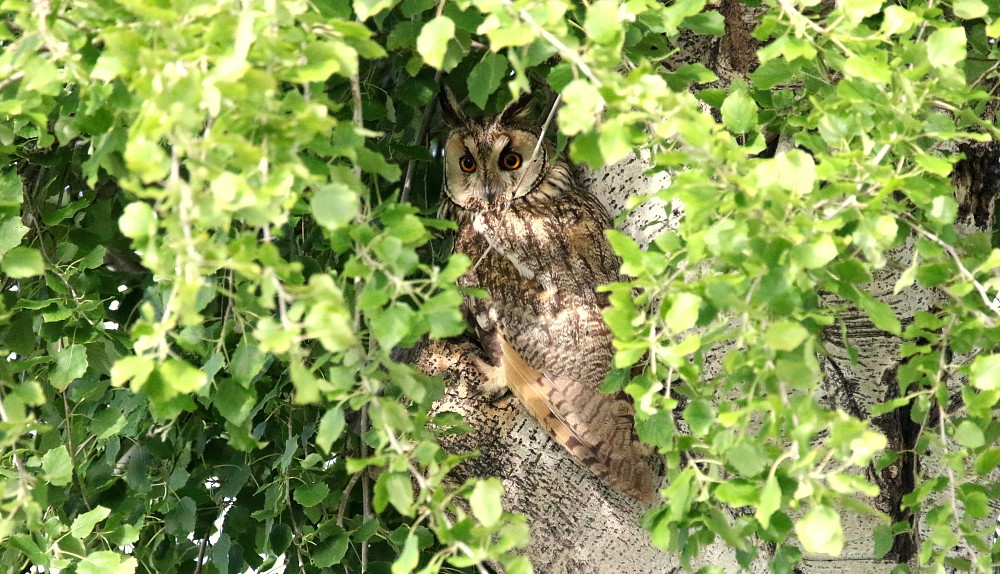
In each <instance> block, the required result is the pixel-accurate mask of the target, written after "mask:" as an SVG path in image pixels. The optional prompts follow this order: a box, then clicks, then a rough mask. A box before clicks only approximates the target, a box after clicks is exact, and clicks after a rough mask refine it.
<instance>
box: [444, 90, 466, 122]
mask: <svg viewBox="0 0 1000 574" xmlns="http://www.w3.org/2000/svg"><path fill="white" fill-rule="evenodd" d="M438 103H439V104H440V105H441V117H442V118H444V123H446V124H448V127H450V128H457V127H459V126H464V125H468V123H469V118H467V117H466V116H465V113H463V112H462V106H460V105H459V104H458V100H456V99H455V94H453V93H451V90H449V89H448V88H447V87H442V88H441V92H440V93H438Z"/></svg>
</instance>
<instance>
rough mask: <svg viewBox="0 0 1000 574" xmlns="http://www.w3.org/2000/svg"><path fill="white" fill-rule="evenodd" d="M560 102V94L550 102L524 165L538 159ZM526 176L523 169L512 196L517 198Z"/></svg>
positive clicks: (525, 171) (526, 172)
mask: <svg viewBox="0 0 1000 574" xmlns="http://www.w3.org/2000/svg"><path fill="white" fill-rule="evenodd" d="M561 101H562V94H559V95H557V96H556V101H554V102H552V108H551V109H550V110H549V115H548V116H547V117H546V118H545V123H544V124H542V130H541V133H539V134H538V141H537V142H536V143H535V149H533V150H531V157H529V158H528V161H527V162H526V163H525V164H524V165H531V162H533V161H535V158H536V157H538V152H539V150H541V149H542V144H543V142H545V134H546V133H547V132H548V131H549V124H551V123H552V119H553V118H554V117H555V116H556V110H557V109H559V102H561ZM527 174H528V170H527V169H525V170H524V171H522V172H521V177H519V178H517V183H516V184H514V193H513V196H514V197H516V196H517V190H519V189H520V188H521V182H523V181H524V176H526V175H527Z"/></svg>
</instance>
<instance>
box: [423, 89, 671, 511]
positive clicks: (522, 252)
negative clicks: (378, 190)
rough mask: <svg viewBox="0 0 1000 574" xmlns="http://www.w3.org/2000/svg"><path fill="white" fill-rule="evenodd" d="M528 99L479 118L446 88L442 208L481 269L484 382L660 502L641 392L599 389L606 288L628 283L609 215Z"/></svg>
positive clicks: (607, 479)
mask: <svg viewBox="0 0 1000 574" xmlns="http://www.w3.org/2000/svg"><path fill="white" fill-rule="evenodd" d="M528 103H529V99H528V97H527V96H525V97H522V98H521V99H519V100H517V101H515V102H513V103H511V104H510V105H508V106H507V107H506V108H505V109H504V110H503V111H502V112H501V113H499V114H497V115H496V116H492V117H486V118H481V119H473V118H469V117H467V116H466V115H465V114H464V113H462V111H461V109H460V108H459V106H458V105H457V103H456V102H455V100H454V97H453V96H451V94H450V92H448V91H444V92H442V96H441V109H442V115H443V117H444V120H445V122H446V123H447V124H448V127H449V128H450V132H449V134H448V138H447V142H446V143H445V146H444V162H445V165H444V192H445V194H444V195H445V198H444V199H443V200H442V206H441V215H442V216H443V217H446V218H448V219H451V220H453V221H455V222H456V223H457V224H458V233H457V236H456V239H455V250H456V251H457V252H460V253H464V254H465V255H467V256H469V258H470V259H471V261H472V265H471V266H470V268H469V269H468V271H466V273H465V274H464V275H463V276H462V277H461V278H460V279H459V284H460V285H461V286H463V287H468V288H476V289H481V290H484V291H486V293H487V296H486V297H485V298H483V297H475V296H466V297H465V298H464V299H463V303H462V306H463V312H464V314H465V316H466V318H467V319H468V321H469V324H470V326H471V327H472V329H473V330H474V331H475V333H476V335H477V337H478V338H479V341H480V343H481V344H482V347H483V349H484V351H485V356H486V361H481V362H480V368H481V369H482V370H483V371H484V373H485V375H486V382H485V383H484V387H483V389H482V392H483V394H485V395H487V396H494V397H495V396H499V395H500V394H502V393H503V392H505V391H506V390H507V389H510V391H511V392H513V394H514V396H515V397H517V399H518V400H519V401H520V402H521V404H522V405H524V407H525V409H526V410H527V411H528V412H529V413H530V414H531V415H532V416H533V417H534V418H535V419H536V420H537V421H538V423H539V424H540V425H541V426H542V428H543V429H544V430H545V431H546V432H547V433H548V434H549V435H550V436H551V437H552V438H554V439H555V440H556V441H557V442H559V443H560V444H561V445H562V446H563V447H565V448H566V450H568V451H569V453H570V454H571V455H572V456H573V457H574V458H575V459H576V461H577V462H578V463H580V464H582V465H583V466H585V467H587V468H589V469H591V470H592V471H593V472H594V473H595V474H596V475H597V476H598V477H599V478H600V479H601V480H602V481H603V482H604V483H605V484H607V485H608V486H610V487H612V488H613V489H615V490H618V491H619V492H622V493H625V494H627V495H629V496H632V497H633V498H635V499H637V500H640V501H642V502H646V503H651V502H653V501H654V500H655V499H656V491H657V485H658V480H657V476H656V472H655V471H654V470H653V467H652V466H651V464H650V462H651V456H652V452H651V449H649V447H648V446H647V445H644V444H642V443H641V442H639V440H638V438H637V436H636V433H635V426H634V414H635V411H634V407H633V405H632V402H631V400H630V399H629V398H628V397H627V396H626V395H624V393H619V394H617V395H609V394H606V393H602V392H601V391H600V386H601V384H602V383H603V381H604V376H605V374H606V373H607V372H608V369H609V368H610V366H611V359H612V355H613V352H614V351H613V348H612V344H611V341H612V336H611V333H610V331H609V330H608V327H607V325H606V324H605V323H604V320H603V317H602V311H603V310H604V309H605V308H606V307H607V306H608V299H607V295H606V294H604V293H598V292H597V291H596V289H597V287H598V286H600V285H603V284H608V283H613V282H617V281H619V280H620V276H619V268H620V267H621V261H620V260H619V258H618V256H617V255H615V253H614V252H613V251H612V250H611V245H610V244H609V243H608V240H607V238H606V237H605V235H604V231H605V229H608V228H610V227H611V217H610V215H609V214H608V213H607V211H606V210H605V209H604V206H603V205H601V203H600V201H598V200H597V198H595V197H594V196H593V195H591V194H590V193H588V191H587V190H586V189H585V188H583V187H582V186H581V185H580V184H579V183H578V181H577V180H576V177H575V176H574V173H573V171H572V168H571V166H570V165H569V163H568V162H567V161H566V160H565V159H563V158H562V157H559V156H558V155H556V153H555V149H554V146H553V145H552V143H551V142H548V141H546V140H544V139H542V135H541V134H539V131H540V130H539V128H538V126H537V125H535V124H533V123H532V122H531V121H529V119H528V118H527V115H528V111H527V110H528V108H527V106H528Z"/></svg>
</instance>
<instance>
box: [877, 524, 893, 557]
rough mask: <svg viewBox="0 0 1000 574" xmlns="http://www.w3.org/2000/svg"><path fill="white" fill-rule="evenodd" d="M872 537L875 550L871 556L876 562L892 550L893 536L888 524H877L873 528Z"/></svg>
mask: <svg viewBox="0 0 1000 574" xmlns="http://www.w3.org/2000/svg"><path fill="white" fill-rule="evenodd" d="M873 537H874V539H875V550H874V552H873V555H874V557H875V558H876V559H877V560H880V559H882V557H884V556H885V555H886V554H888V553H889V551H890V550H892V543H893V539H894V538H895V534H893V532H892V527H891V526H889V525H888V524H879V525H878V526H876V527H875V532H874V533H873Z"/></svg>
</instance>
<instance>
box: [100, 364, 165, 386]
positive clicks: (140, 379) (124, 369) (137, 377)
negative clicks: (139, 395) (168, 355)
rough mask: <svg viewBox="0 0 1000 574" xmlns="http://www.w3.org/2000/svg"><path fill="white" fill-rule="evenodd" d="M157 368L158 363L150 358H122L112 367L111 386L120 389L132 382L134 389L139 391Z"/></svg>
mask: <svg viewBox="0 0 1000 574" xmlns="http://www.w3.org/2000/svg"><path fill="white" fill-rule="evenodd" d="M155 367H156V363H154V362H153V361H152V359H150V358H148V357H122V358H121V359H118V361H117V362H115V365H114V366H113V367H111V384H112V385H113V386H116V387H120V386H122V385H124V384H125V383H127V382H129V381H132V389H133V390H136V391H137V390H139V389H141V388H142V385H143V384H144V383H145V382H146V379H148V378H149V375H150V374H152V372H153V369H154V368H155Z"/></svg>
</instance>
